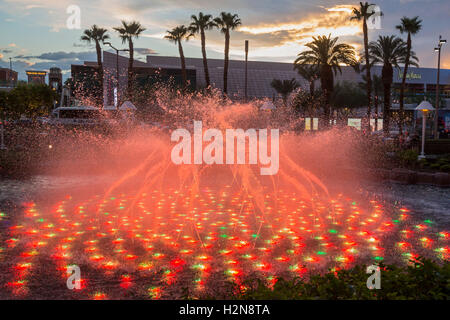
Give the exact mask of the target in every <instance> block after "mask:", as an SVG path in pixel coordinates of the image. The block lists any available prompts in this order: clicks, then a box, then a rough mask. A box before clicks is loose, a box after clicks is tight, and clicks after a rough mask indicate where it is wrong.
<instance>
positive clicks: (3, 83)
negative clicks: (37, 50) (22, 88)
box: [0, 68, 18, 87]
mask: <svg viewBox="0 0 450 320" xmlns="http://www.w3.org/2000/svg"><path fill="white" fill-rule="evenodd" d="M17 75H18V74H17V72H16V71H14V70H11V69H9V68H0V87H15V86H16V85H17Z"/></svg>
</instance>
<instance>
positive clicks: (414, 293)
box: [234, 258, 450, 300]
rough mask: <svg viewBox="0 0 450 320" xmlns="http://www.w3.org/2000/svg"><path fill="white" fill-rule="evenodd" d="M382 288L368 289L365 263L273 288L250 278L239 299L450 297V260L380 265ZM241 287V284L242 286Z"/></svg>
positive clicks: (237, 295) (280, 283)
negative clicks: (400, 265) (404, 264)
mask: <svg viewBox="0 0 450 320" xmlns="http://www.w3.org/2000/svg"><path fill="white" fill-rule="evenodd" d="M379 266H380V269H381V289H379V290H377V289H373V290H369V289H368V288H367V286H366V282H367V278H368V276H369V275H368V274H366V268H365V266H360V265H357V266H355V267H353V268H351V269H348V270H339V271H337V272H331V271H330V272H328V273H326V274H323V275H313V276H311V277H310V278H309V280H308V281H304V280H303V279H301V278H295V279H293V280H285V279H278V281H277V282H276V283H275V285H274V286H273V288H270V286H268V285H267V284H266V283H265V282H263V281H262V280H259V279H257V280H247V281H246V282H244V286H245V287H246V288H247V289H246V290H244V291H243V290H240V291H239V290H238V293H237V294H236V295H235V296H234V298H236V299H245V300H264V299H273V300H292V299H294V300H295V299H301V300H304V299H307V300H311V299H333V300H338V299H344V300H448V299H449V298H450V263H449V262H448V261H446V262H444V263H443V264H438V263H436V262H433V261H432V260H428V259H425V258H418V259H417V260H415V261H411V265H409V266H407V267H399V266H395V265H384V264H382V263H380V264H379ZM241 287H242V286H241Z"/></svg>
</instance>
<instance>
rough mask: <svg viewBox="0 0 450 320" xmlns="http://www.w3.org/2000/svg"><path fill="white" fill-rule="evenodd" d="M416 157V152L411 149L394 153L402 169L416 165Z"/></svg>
mask: <svg viewBox="0 0 450 320" xmlns="http://www.w3.org/2000/svg"><path fill="white" fill-rule="evenodd" d="M418 156H419V154H418V152H417V151H416V150H412V149H406V150H400V151H397V153H396V158H397V160H398V162H399V163H400V165H401V166H403V167H412V166H414V165H415V164H416V163H417V157H418Z"/></svg>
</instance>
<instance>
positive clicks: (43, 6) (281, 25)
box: [0, 0, 450, 79]
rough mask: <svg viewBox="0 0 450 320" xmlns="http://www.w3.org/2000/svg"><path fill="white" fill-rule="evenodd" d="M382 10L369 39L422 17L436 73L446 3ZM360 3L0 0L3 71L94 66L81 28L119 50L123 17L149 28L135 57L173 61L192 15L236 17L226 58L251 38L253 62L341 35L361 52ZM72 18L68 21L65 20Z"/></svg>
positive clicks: (400, 4)
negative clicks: (168, 36)
mask: <svg viewBox="0 0 450 320" xmlns="http://www.w3.org/2000/svg"><path fill="white" fill-rule="evenodd" d="M374 3H375V4H376V5H378V6H379V8H380V9H381V11H382V12H383V16H382V17H381V20H380V23H379V25H378V26H377V27H379V29H376V28H371V29H369V41H371V40H376V39H377V37H378V36H379V35H392V34H394V35H398V36H400V37H402V38H404V39H406V35H401V34H400V33H399V32H398V31H397V30H396V28H395V26H396V25H398V24H399V23H400V19H401V18H402V17H403V16H407V17H414V16H419V17H420V19H422V21H423V22H422V30H421V31H420V33H419V34H417V35H416V36H414V37H413V50H414V51H415V52H416V53H417V56H418V57H419V60H420V62H419V64H420V66H421V67H430V68H435V67H436V66H437V55H436V53H435V52H434V50H433V49H434V47H435V46H436V44H437V42H438V37H439V34H441V35H442V36H443V38H444V39H448V40H450V39H449V38H450V32H449V30H450V16H449V15H450V1H449V0H377V1H374ZM71 5H76V6H77V7H78V8H79V9H80V29H77V28H68V27H67V20H68V19H69V18H70V17H71V14H72V12H69V13H68V12H67V10H68V8H70V6H71ZM357 5H359V2H358V1H348V0H345V1H341V0H316V1H311V0H309V1H306V0H227V1H223V0H222V1H217V0H184V1H181V0H0V30H1V37H0V39H1V40H0V67H9V58H11V60H12V64H13V69H14V70H16V71H18V72H19V79H25V78H26V75H25V70H30V69H31V70H48V69H49V68H50V67H53V66H56V67H60V68H61V69H62V70H63V74H64V78H67V77H69V76H70V65H71V64H82V63H83V61H85V60H87V61H96V54H95V48H94V47H93V46H92V45H89V44H86V43H84V42H82V41H81V40H80V37H81V34H82V32H83V30H84V29H86V28H89V27H90V26H91V25H93V24H97V25H99V26H102V27H104V28H107V29H108V30H109V34H110V36H111V42H112V43H113V45H115V46H116V47H121V48H122V47H126V44H122V43H121V40H120V39H119V38H118V37H117V33H116V32H115V31H114V30H113V29H112V28H113V27H114V26H118V25H120V21H121V20H126V21H131V20H137V21H139V22H140V23H141V24H142V25H143V26H144V27H145V28H146V30H145V31H144V33H143V34H142V35H141V37H140V38H139V39H137V40H136V41H135V48H136V59H138V60H142V61H145V56H146V55H147V54H149V53H150V54H156V55H161V56H166V55H168V56H178V48H177V47H176V46H175V45H174V44H173V43H171V42H169V41H167V40H165V39H163V37H164V34H165V32H166V31H167V30H169V29H172V28H173V27H175V26H178V25H181V24H184V25H188V24H189V23H190V17H191V15H192V14H197V13H198V12H200V11H201V12H204V13H208V14H212V15H213V16H217V15H219V13H220V12H221V11H225V12H231V13H236V14H238V15H239V17H240V18H241V20H242V26H241V27H240V28H238V29H237V30H235V31H233V32H232V34H231V49H230V58H231V59H238V60H241V59H243V58H244V41H245V40H249V41H250V52H249V59H250V60H260V61H279V62H289V63H292V62H293V61H294V60H295V57H296V56H297V54H298V53H299V52H301V51H303V50H305V46H304V45H305V44H306V43H308V42H309V41H311V40H312V37H313V36H318V35H328V34H331V36H333V37H339V42H345V43H348V44H351V45H353V46H355V48H356V50H357V52H358V53H361V50H362V41H363V36H362V24H361V23H359V22H357V21H350V17H351V8H352V7H355V6H357ZM69 21H73V20H70V19H69ZM206 37H207V38H206V44H207V54H208V57H210V58H223V47H224V36H223V34H221V33H220V32H219V31H218V30H212V31H208V32H207V35H206ZM183 45H184V50H185V56H186V57H201V50H200V41H199V39H198V38H193V39H190V40H189V41H188V42H186V43H184V44H183ZM447 46H448V44H447ZM441 67H443V68H447V69H450V48H447V47H445V46H444V48H443V51H442V57H441Z"/></svg>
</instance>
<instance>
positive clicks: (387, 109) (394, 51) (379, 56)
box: [369, 36, 418, 134]
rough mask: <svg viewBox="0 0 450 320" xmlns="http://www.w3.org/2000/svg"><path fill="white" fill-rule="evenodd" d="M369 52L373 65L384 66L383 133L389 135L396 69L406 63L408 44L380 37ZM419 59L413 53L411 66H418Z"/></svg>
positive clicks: (373, 42)
mask: <svg viewBox="0 0 450 320" xmlns="http://www.w3.org/2000/svg"><path fill="white" fill-rule="evenodd" d="M369 52H370V57H369V59H370V60H371V63H372V64H381V65H383V67H382V69H381V81H382V83H383V105H384V106H383V131H384V132H385V134H388V133H389V126H390V120H391V87H392V82H393V76H394V67H396V68H398V69H399V68H400V67H399V64H404V63H405V61H406V55H407V48H406V43H405V42H404V41H403V40H402V39H400V38H399V37H396V36H379V37H378V40H377V41H372V42H370V44H369ZM416 61H418V59H417V57H416V55H415V53H414V52H411V56H410V64H411V65H415V66H418V64H417V62H416Z"/></svg>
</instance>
